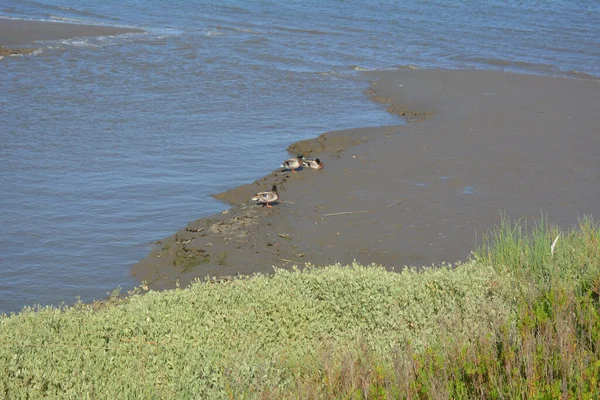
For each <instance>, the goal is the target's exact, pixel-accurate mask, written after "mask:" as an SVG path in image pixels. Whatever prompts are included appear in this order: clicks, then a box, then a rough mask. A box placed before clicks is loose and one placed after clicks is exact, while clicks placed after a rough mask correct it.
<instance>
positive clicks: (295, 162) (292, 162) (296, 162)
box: [281, 154, 304, 173]
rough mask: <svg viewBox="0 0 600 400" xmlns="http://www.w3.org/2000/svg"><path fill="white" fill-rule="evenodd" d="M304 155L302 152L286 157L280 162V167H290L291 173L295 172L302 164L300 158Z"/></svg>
mask: <svg viewBox="0 0 600 400" xmlns="http://www.w3.org/2000/svg"><path fill="white" fill-rule="evenodd" d="M303 158H304V156H303V155H302V154H300V155H298V157H294V158H288V159H287V160H285V161H284V162H283V164H281V167H282V168H285V169H291V170H292V172H293V173H296V169H298V168H300V167H301V166H302V160H303Z"/></svg>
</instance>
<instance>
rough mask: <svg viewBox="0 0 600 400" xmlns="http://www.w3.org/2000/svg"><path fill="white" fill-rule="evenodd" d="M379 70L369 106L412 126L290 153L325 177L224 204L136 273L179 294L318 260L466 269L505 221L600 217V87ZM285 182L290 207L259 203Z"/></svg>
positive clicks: (279, 176)
mask: <svg viewBox="0 0 600 400" xmlns="http://www.w3.org/2000/svg"><path fill="white" fill-rule="evenodd" d="M367 75H368V77H369V78H370V79H372V80H373V81H374V83H373V84H372V85H371V87H370V88H369V89H368V91H367V93H368V94H369V95H370V97H371V98H372V99H373V100H375V101H379V102H383V103H388V104H389V108H388V110H389V111H390V112H392V113H396V114H399V115H402V116H404V117H405V118H406V119H407V121H408V123H407V124H404V125H398V126H385V127H374V128H362V129H351V130H347V131H339V132H331V133H326V134H323V135H321V136H320V137H319V138H316V139H313V140H308V141H304V142H299V143H296V144H294V145H292V146H290V148H289V149H288V150H289V151H290V154H294V155H295V154H296V153H298V152H302V153H304V154H305V155H306V156H311V157H319V158H320V159H321V160H323V161H324V162H325V168H324V169H323V170H320V171H317V170H310V169H304V170H301V171H298V172H297V173H295V174H294V173H291V172H286V173H282V172H281V169H280V168H277V167H278V166H277V165H274V172H273V173H272V174H270V175H268V176H266V177H264V178H262V179H260V180H258V181H256V182H254V183H251V184H248V185H244V186H241V187H238V188H233V189H232V190H230V191H227V192H225V193H221V194H218V195H216V196H215V197H216V198H218V199H221V200H223V201H227V202H228V203H230V204H231V205H232V208H231V209H229V210H226V211H225V212H224V213H223V214H217V215H214V216H211V217H208V218H203V219H200V220H197V221H193V222H190V223H189V224H188V226H187V227H185V228H184V229H182V230H180V231H179V232H177V233H175V234H174V235H172V236H170V237H169V238H166V239H164V240H161V241H160V242H159V243H157V245H156V247H155V249H154V250H153V251H152V253H151V254H150V255H149V256H148V257H147V258H146V259H144V260H142V261H140V262H139V263H137V264H136V265H134V266H133V269H132V272H133V274H134V275H135V276H136V277H137V278H138V279H139V280H140V281H146V282H148V284H149V285H150V287H154V288H168V287H172V286H173V285H174V283H175V282H176V281H179V282H180V284H182V285H185V284H187V283H188V282H189V281H190V280H192V279H194V278H195V277H200V278H205V277H207V276H210V277H230V276H236V275H239V274H242V275H246V274H252V273H255V272H263V273H270V272H272V270H273V268H272V267H273V266H277V267H282V268H290V267H292V266H293V265H300V266H302V265H304V264H305V263H308V262H310V263H313V264H316V265H323V264H329V263H332V262H336V261H338V262H341V263H350V262H352V261H353V260H357V261H359V262H361V263H365V264H369V263H377V264H383V265H385V266H387V267H389V268H390V269H396V270H399V269H401V268H402V267H403V266H405V265H412V266H417V267H420V266H424V265H425V266H428V265H431V264H440V263H442V262H448V263H455V262H456V261H459V260H464V259H466V258H467V257H468V256H469V254H470V251H471V250H472V249H473V248H474V247H475V246H476V244H477V241H478V240H481V235H482V234H483V233H484V232H485V231H486V230H488V229H490V228H492V227H493V226H494V224H496V223H497V222H498V221H499V218H500V215H501V213H503V212H505V213H507V215H508V216H510V217H513V218H520V217H524V218H525V219H527V220H528V221H530V222H533V221H534V220H536V219H539V218H540V216H541V215H542V213H544V214H545V215H546V216H547V218H548V220H549V221H551V222H553V223H557V224H559V225H560V226H561V227H564V228H566V227H569V226H572V225H575V224H577V222H578V218H579V217H581V216H583V215H592V216H595V217H596V218H598V215H600V184H599V183H600V161H599V160H600V157H599V156H600V82H598V81H591V80H576V79H568V78H558V77H542V76H530V75H519V74H510V73H504V72H496V71H450V70H411V69H401V70H397V71H384V72H370V73H367ZM365 101H369V100H368V99H367V98H365ZM349 112H351V110H349ZM282 161H283V160H282ZM273 183H276V184H277V185H278V187H279V188H280V194H281V200H282V201H281V202H280V203H279V204H278V205H275V206H274V207H273V208H266V207H261V206H257V205H255V204H249V203H251V202H249V199H250V197H251V196H252V194H253V193H255V192H258V191H261V190H269V189H270V188H271V186H272V184H273Z"/></svg>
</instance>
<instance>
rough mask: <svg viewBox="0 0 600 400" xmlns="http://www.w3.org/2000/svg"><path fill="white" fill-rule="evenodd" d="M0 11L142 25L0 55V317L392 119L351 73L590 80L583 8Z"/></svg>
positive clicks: (79, 282) (117, 263)
mask: <svg viewBox="0 0 600 400" xmlns="http://www.w3.org/2000/svg"><path fill="white" fill-rule="evenodd" d="M322 3H325V4H322ZM0 17H4V18H17V19H33V20H53V21H65V22H80V23H92V24H103V25H118V26H127V27H135V28H142V29H144V30H146V31H147V33H146V34H135V35H134V34H131V35H122V36H118V37H102V38H93V39H91V38H90V39H72V40H68V41H60V42H46V43H38V44H37V45H38V46H39V47H40V48H42V49H43V51H42V52H41V53H37V54H35V55H32V56H25V57H10V58H9V59H3V60H1V61H0V74H1V76H2V79H1V81H0V82H1V83H0V93H1V95H0V118H1V120H2V128H0V139H1V143H2V145H1V146H0V163H1V166H2V168H1V169H0V187H1V188H2V189H1V190H0V205H1V208H0V213H1V214H0V312H12V311H18V310H20V309H21V308H22V307H23V306H25V305H33V304H37V303H39V304H60V303H61V302H66V303H72V302H74V301H75V300H76V298H77V297H80V298H81V299H82V300H84V301H90V300H93V299H98V298H102V297H104V296H105V295H106V293H107V292H108V291H111V290H112V289H114V288H115V287H117V286H122V287H123V288H124V289H128V288H130V287H132V286H134V285H136V284H137V282H136V281H135V279H134V278H133V277H131V276H130V272H129V268H130V266H131V264H133V263H135V262H136V261H138V260H140V259H141V258H143V257H144V256H145V255H146V254H147V253H148V251H149V245H150V244H151V243H152V242H153V241H155V240H158V239H161V238H163V237H165V236H168V235H170V234H171V233H173V232H175V231H176V230H177V229H179V228H181V227H182V226H184V225H185V224H186V223H187V222H188V221H190V220H193V219H196V218H199V217H203V216H207V215H210V214H213V213H215V212H218V211H220V210H222V209H224V208H226V207H227V206H226V205H224V204H222V203H219V202H217V201H216V200H213V199H212V198H211V197H210V196H209V195H210V194H211V193H216V192H219V191H222V190H225V189H227V188H230V187H233V186H236V185H239V184H241V183H246V182H250V181H253V180H254V179H257V178H259V177H260V176H262V175H264V174H266V173H269V172H270V171H272V170H273V168H274V167H276V166H277V165H278V164H279V163H280V161H281V159H282V158H283V157H285V156H286V155H287V154H286V153H285V147H286V146H287V145H289V144H290V143H292V142H294V141H297V140H302V139H306V138H309V137H314V136H317V135H319V134H321V133H323V132H325V131H329V130H335V129H343V128H350V127H359V126H371V125H385V124H395V123H399V122H400V121H399V120H398V119H397V118H395V117H394V116H392V115H389V114H387V113H386V112H385V111H384V108H383V107H382V106H381V105H377V104H374V103H371V102H370V101H369V100H368V99H367V98H366V97H365V95H364V94H363V93H362V91H363V90H364V89H365V88H366V87H367V82H366V81H364V80H363V79H362V78H361V77H360V75H359V72H357V71H358V70H360V69H373V68H390V67H396V66H399V65H408V64H412V65H417V66H420V67H452V68H492V69H505V70H511V71H519V72H526V73H534V74H549V75H564V76H571V77H590V76H600V3H599V2H595V1H583V0H580V1H576V0H574V1H549V2H538V1H508V2H506V1H491V0H490V1H480V2H456V1H451V0H429V1H425V0H423V1H411V2H392V1H356V0H349V1H344V2H320V1H286V2H276V1H261V2H244V1H218V2H216V1H215V2H211V1H208V2H201V1H171V2H164V1H158V0H148V1H144V2H139V1H130V0H120V1H115V0H108V1H103V2H98V1H91V0H83V1H67V0H65V1H52V0H48V1H43V2H39V1H31V0H26V1H25V0H5V1H4V2H3V4H2V5H0ZM0 23H1V21H0ZM0 44H1V43H0Z"/></svg>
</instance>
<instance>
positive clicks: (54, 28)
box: [0, 18, 144, 57]
mask: <svg viewBox="0 0 600 400" xmlns="http://www.w3.org/2000/svg"><path fill="white" fill-rule="evenodd" d="M143 32H144V31H143V30H141V29H135V28H123V27H117V26H101V25H82V24H66V23H60V22H46V21H29V20H17V19H4V18H0V57H1V56H10V55H18V54H30V53H32V52H33V51H35V50H36V48H37V46H36V45H35V43H36V42H39V41H47V40H60V39H71V38H75V37H91V36H111V35H120V34H124V33H143Z"/></svg>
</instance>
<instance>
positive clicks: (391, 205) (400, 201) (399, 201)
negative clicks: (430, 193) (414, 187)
mask: <svg viewBox="0 0 600 400" xmlns="http://www.w3.org/2000/svg"><path fill="white" fill-rule="evenodd" d="M404 200H406V197H405V198H403V199H402V200H398V201H396V202H394V203H392V204H390V205H389V206H385V208H390V207H393V206H395V205H396V204H400V203H403V202H404Z"/></svg>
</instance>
